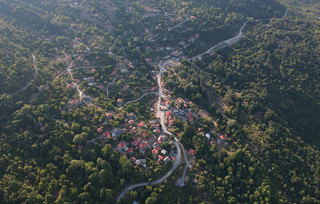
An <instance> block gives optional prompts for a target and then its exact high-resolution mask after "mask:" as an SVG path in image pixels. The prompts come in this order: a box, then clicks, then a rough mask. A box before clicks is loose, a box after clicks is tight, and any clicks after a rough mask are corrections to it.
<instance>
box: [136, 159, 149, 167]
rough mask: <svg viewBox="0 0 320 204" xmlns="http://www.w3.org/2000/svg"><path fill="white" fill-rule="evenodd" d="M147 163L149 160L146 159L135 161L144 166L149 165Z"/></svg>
mask: <svg viewBox="0 0 320 204" xmlns="http://www.w3.org/2000/svg"><path fill="white" fill-rule="evenodd" d="M146 163H147V161H146V160H145V159H137V160H136V162H135V164H136V165H140V166H143V167H146V166H147V165H146Z"/></svg>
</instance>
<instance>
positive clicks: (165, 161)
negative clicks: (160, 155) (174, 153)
mask: <svg viewBox="0 0 320 204" xmlns="http://www.w3.org/2000/svg"><path fill="white" fill-rule="evenodd" d="M163 161H164V163H166V164H167V163H168V162H169V161H170V157H168V156H167V157H166V158H164V160H163Z"/></svg>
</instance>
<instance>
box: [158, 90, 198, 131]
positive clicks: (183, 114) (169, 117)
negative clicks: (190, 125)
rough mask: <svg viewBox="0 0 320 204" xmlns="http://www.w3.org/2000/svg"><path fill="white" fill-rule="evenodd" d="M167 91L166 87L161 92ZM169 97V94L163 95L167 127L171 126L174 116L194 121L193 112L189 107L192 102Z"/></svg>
mask: <svg viewBox="0 0 320 204" xmlns="http://www.w3.org/2000/svg"><path fill="white" fill-rule="evenodd" d="M167 92H168V91H167V90H166V89H164V90H163V93H167ZM171 97H172V96H171V95H170V94H168V95H166V97H164V105H165V106H166V108H167V112H166V122H167V124H168V127H172V126H173V124H174V120H175V118H180V119H181V120H183V121H189V122H193V121H194V116H193V112H192V111H191V109H190V108H189V106H190V105H191V104H192V102H187V101H185V100H183V99H182V98H178V99H176V100H173V99H172V98H171ZM172 104H174V106H171V105H172Z"/></svg>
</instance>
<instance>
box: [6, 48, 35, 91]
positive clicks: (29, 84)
mask: <svg viewBox="0 0 320 204" xmlns="http://www.w3.org/2000/svg"><path fill="white" fill-rule="evenodd" d="M36 59H37V58H36V56H34V54H32V63H33V68H34V71H35V72H34V76H33V79H31V81H30V82H29V83H28V84H27V85H25V86H24V87H23V88H21V89H20V90H19V91H17V92H15V93H13V94H8V95H10V96H14V95H17V94H18V93H20V92H22V91H24V90H26V89H27V88H28V87H29V86H31V85H32V81H34V80H35V79H36V75H37V73H38V68H37V65H36Z"/></svg>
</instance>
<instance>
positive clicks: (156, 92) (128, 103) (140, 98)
mask: <svg viewBox="0 0 320 204" xmlns="http://www.w3.org/2000/svg"><path fill="white" fill-rule="evenodd" d="M150 94H157V95H159V93H158V92H150V93H145V94H143V95H142V96H141V97H139V98H137V99H135V100H133V101H128V102H127V103H125V104H124V105H123V106H121V107H120V108H123V107H125V106H126V105H128V104H130V103H135V102H137V101H139V100H141V99H142V98H143V97H145V96H147V95H150Z"/></svg>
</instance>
